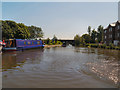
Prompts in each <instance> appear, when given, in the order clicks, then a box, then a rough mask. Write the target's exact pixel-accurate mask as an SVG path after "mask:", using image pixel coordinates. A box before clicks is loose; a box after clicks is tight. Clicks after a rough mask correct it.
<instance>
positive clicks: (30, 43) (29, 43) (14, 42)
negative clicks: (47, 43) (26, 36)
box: [3, 39, 44, 51]
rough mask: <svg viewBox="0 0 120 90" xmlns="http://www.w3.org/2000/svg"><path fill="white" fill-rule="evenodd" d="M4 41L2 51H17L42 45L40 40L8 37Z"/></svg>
mask: <svg viewBox="0 0 120 90" xmlns="http://www.w3.org/2000/svg"><path fill="white" fill-rule="evenodd" d="M5 43H6V45H5V47H3V50H4V51H17V50H25V49H30V48H38V47H44V45H43V42H42V40H23V39H9V40H6V41H5Z"/></svg>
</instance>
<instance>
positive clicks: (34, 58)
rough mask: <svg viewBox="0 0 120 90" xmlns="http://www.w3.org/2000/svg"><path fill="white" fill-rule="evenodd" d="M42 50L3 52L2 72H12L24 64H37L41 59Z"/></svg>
mask: <svg viewBox="0 0 120 90" xmlns="http://www.w3.org/2000/svg"><path fill="white" fill-rule="evenodd" d="M43 51H44V49H41V50H36V51H34V50H26V51H24V52H22V51H15V52H5V53H3V55H2V70H3V71H7V70H10V69H11V70H14V69H15V68H16V69H18V67H19V68H20V67H22V65H24V63H25V62H26V61H27V63H28V64H29V63H32V64H34V63H39V61H40V60H41V59H42V54H43Z"/></svg>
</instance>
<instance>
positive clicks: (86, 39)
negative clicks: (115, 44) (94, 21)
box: [82, 34, 91, 43]
mask: <svg viewBox="0 0 120 90" xmlns="http://www.w3.org/2000/svg"><path fill="white" fill-rule="evenodd" d="M82 37H83V38H84V40H85V43H90V42H91V37H90V35H89V34H83V35H82Z"/></svg>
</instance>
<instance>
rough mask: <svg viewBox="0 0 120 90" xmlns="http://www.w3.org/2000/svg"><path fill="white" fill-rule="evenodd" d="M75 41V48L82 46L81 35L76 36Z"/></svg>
mask: <svg viewBox="0 0 120 90" xmlns="http://www.w3.org/2000/svg"><path fill="white" fill-rule="evenodd" d="M74 40H75V46H79V45H80V36H79V35H76V36H75V37H74Z"/></svg>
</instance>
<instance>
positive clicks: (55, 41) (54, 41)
mask: <svg viewBox="0 0 120 90" xmlns="http://www.w3.org/2000/svg"><path fill="white" fill-rule="evenodd" d="M57 40H58V39H57V37H56V36H55V35H54V36H53V39H52V42H53V43H54V44H56V43H57Z"/></svg>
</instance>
